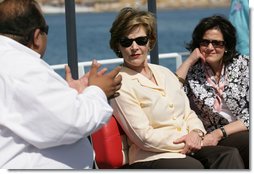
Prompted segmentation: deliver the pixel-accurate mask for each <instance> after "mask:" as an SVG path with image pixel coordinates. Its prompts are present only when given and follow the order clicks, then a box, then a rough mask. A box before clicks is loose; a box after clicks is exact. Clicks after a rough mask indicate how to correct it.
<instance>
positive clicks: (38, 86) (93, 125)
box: [0, 66, 112, 148]
mask: <svg viewBox="0 0 254 174" xmlns="http://www.w3.org/2000/svg"><path fill="white" fill-rule="evenodd" d="M17 68H19V67H17ZM20 68H22V67H20ZM28 69H29V68H28ZM17 71H18V70H17ZM20 71H21V72H22V73H21V74H19V75H18V76H19V77H17V74H15V75H14V76H16V77H15V78H13V76H12V77H8V75H7V76H5V77H3V76H2V77H1V78H0V88H3V89H1V91H6V94H3V96H4V97H3V100H2V105H5V107H4V106H3V108H8V109H4V110H2V113H1V119H0V120H1V121H0V125H1V124H2V125H4V126H5V127H7V128H8V129H10V130H11V131H12V132H14V133H15V134H16V135H17V136H19V137H21V138H22V139H24V140H25V141H27V142H28V143H29V144H32V145H34V146H36V147H37V148H48V147H54V146H59V145H63V144H71V143H74V142H76V141H78V140H79V139H81V138H83V137H85V136H88V135H89V134H91V133H92V132H94V131H95V130H97V129H98V128H99V127H101V126H102V124H104V123H106V122H107V121H108V119H109V118H110V116H111V114H112V108H111V107H110V105H109V104H108V101H107V98H106V96H105V94H104V92H103V91H102V90H101V89H100V88H99V87H96V86H90V87H87V88H86V89H85V90H84V91H83V93H82V94H78V93H77V92H76V90H74V89H71V88H70V87H69V86H68V84H67V83H66V82H65V81H64V80H63V79H62V78H60V77H59V76H58V75H57V74H56V73H55V72H53V71H51V69H48V68H47V67H46V68H45V67H44V66H38V67H35V68H32V70H31V69H30V70H27V72H24V71H23V70H20ZM1 84H2V85H1Z"/></svg>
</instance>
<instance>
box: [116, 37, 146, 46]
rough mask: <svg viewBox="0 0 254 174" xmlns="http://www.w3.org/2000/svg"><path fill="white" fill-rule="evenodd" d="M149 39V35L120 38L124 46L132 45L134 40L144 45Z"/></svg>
mask: <svg viewBox="0 0 254 174" xmlns="http://www.w3.org/2000/svg"><path fill="white" fill-rule="evenodd" d="M148 40H149V39H148V37H147V36H142V37H137V38H135V39H129V38H127V37H124V38H121V39H120V40H119V43H120V45H121V46H122V47H126V48H127V47H129V46H131V45H132V43H133V41H135V42H136V43H137V44H138V45H140V46H144V45H146V44H147V42H148Z"/></svg>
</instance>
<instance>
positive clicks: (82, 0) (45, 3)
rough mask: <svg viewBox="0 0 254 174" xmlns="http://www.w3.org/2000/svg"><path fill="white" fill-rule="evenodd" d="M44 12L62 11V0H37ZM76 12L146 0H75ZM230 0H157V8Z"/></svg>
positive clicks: (138, 4)
mask: <svg viewBox="0 0 254 174" xmlns="http://www.w3.org/2000/svg"><path fill="white" fill-rule="evenodd" d="M37 1H38V2H39V3H40V4H41V6H42V10H43V12H44V13H64V11H65V8H64V0H37ZM75 2H76V7H75V8H76V12H106V11H118V10H119V9H121V8H123V7H126V6H132V7H136V8H142V9H146V8H147V1H146V0H104V1H102V0H100V1H99V0H93V1H92V0H76V1H75ZM229 6H230V0H157V9H159V10H161V9H162V10H163V9H186V8H204V7H205V8H215V7H229Z"/></svg>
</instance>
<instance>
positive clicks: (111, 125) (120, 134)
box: [91, 116, 128, 169]
mask: <svg viewBox="0 0 254 174" xmlns="http://www.w3.org/2000/svg"><path fill="white" fill-rule="evenodd" d="M91 138H92V144H93V148H94V151H95V161H96V164H97V166H98V168H99V169H116V168H121V167H122V166H123V165H125V164H127V163H128V146H127V139H126V135H125V133H124V131H123V130H122V128H121V126H120V125H119V123H118V122H117V120H116V119H115V117H114V116H112V117H111V118H110V120H109V121H108V123H107V124H106V125H104V126H103V127H102V128H100V129H99V130H98V131H96V132H95V133H93V134H92V135H91Z"/></svg>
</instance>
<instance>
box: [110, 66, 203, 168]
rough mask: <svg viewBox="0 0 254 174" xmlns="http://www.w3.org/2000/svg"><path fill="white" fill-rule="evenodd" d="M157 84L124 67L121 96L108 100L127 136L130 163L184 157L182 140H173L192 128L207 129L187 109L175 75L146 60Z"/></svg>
mask: <svg viewBox="0 0 254 174" xmlns="http://www.w3.org/2000/svg"><path fill="white" fill-rule="evenodd" d="M149 67H150V68H151V70H152V72H153V74H154V77H155V79H156V81H157V84H158V85H156V84H154V83H153V82H151V81H150V80H148V79H147V78H146V77H145V76H143V75H142V74H140V73H137V72H136V71H133V70H131V69H129V68H127V67H123V68H122V70H121V72H120V74H121V75H122V79H123V80H122V87H121V89H120V90H119V93H120V96H119V97H117V98H115V99H112V100H111V105H112V107H113V109H114V115H115V116H116V118H117V120H118V121H119V123H120V124H121V126H122V128H123V129H124V131H125V133H126V134H127V136H128V140H129V141H128V143H129V145H130V148H129V163H130V164H132V163H135V162H139V161H149V160H155V159H158V158H185V155H183V154H181V153H179V152H180V151H181V150H182V149H183V147H184V144H183V143H181V144H174V143H173V141H174V140H176V139H178V138H180V137H182V136H184V135H186V134H187V133H188V132H190V131H191V130H193V129H200V130H202V131H203V132H206V131H205V129H204V126H203V124H202V122H201V121H200V120H199V119H198V117H197V115H196V114H195V112H194V111H192V110H191V109H190V106H189V100H188V98H187V96H186V94H185V92H184V90H183V88H182V86H181V84H180V83H179V81H178V79H177V78H176V76H175V75H174V74H173V73H172V72H171V71H170V70H169V69H167V68H165V67H163V66H159V65H154V64H149Z"/></svg>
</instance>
